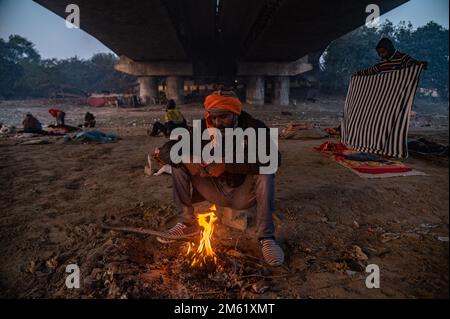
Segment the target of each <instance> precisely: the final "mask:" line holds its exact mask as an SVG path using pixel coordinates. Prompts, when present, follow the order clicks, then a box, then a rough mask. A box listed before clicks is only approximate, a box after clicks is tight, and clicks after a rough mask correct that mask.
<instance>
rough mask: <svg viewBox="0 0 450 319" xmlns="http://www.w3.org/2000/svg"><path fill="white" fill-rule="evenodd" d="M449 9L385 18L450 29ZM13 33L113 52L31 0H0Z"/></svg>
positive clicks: (71, 48)
mask: <svg viewBox="0 0 450 319" xmlns="http://www.w3.org/2000/svg"><path fill="white" fill-rule="evenodd" d="M374 2H376V1H374ZM448 10H449V1H448V0H411V1H410V2H408V3H406V4H404V5H402V6H400V7H398V8H397V9H395V10H393V11H391V12H389V13H387V14H385V15H383V16H382V21H383V20H385V19H389V20H390V21H392V22H393V23H394V24H397V23H398V22H400V21H402V20H403V21H411V22H412V24H413V25H414V27H418V26H422V25H424V24H426V23H428V22H429V21H431V20H433V21H435V22H437V23H439V24H441V25H443V26H445V27H446V28H448V25H449V22H448V20H449V16H448ZM81 23H82V22H81ZM11 34H18V35H21V36H23V37H25V38H27V39H29V40H30V41H32V42H33V43H34V44H35V45H36V49H37V50H38V51H39V53H40V54H41V56H42V57H43V58H53V57H55V58H68V57H72V56H75V55H77V56H78V57H80V58H90V57H91V56H92V55H93V54H95V53H98V52H111V51H110V50H109V49H108V48H107V47H105V46H104V45H103V44H102V43H100V42H99V41H98V40H96V39H95V38H93V37H92V36H90V35H89V34H87V33H85V32H84V31H82V30H78V29H68V28H66V27H65V21H64V20H63V19H62V18H60V17H58V16H57V15H55V14H54V13H52V12H50V11H48V10H47V9H45V8H43V7H41V6H40V5H38V4H36V3H35V2H33V1H32V0H0V37H1V38H3V39H7V38H8V37H9V36H10V35H11Z"/></svg>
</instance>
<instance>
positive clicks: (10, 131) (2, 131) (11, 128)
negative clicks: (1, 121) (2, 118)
mask: <svg viewBox="0 0 450 319" xmlns="http://www.w3.org/2000/svg"><path fill="white" fill-rule="evenodd" d="M15 132H16V128H15V127H14V126H8V125H2V127H1V128H0V134H1V135H8V134H14V133H15Z"/></svg>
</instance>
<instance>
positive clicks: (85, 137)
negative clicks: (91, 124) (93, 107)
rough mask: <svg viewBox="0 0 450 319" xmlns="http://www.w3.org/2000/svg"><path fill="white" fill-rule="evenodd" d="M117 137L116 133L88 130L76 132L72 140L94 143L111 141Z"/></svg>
mask: <svg viewBox="0 0 450 319" xmlns="http://www.w3.org/2000/svg"><path fill="white" fill-rule="evenodd" d="M118 139H119V136H118V135H116V134H105V133H103V132H100V131H89V132H81V133H78V134H77V135H76V136H75V138H74V141H75V142H91V143H96V144H102V143H108V142H113V141H116V140H118Z"/></svg>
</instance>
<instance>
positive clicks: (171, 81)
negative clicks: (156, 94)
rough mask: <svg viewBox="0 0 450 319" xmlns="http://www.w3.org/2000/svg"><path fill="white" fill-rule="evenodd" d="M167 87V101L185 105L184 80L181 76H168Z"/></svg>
mask: <svg viewBox="0 0 450 319" xmlns="http://www.w3.org/2000/svg"><path fill="white" fill-rule="evenodd" d="M166 85H167V86H166V96H167V100H174V101H175V103H177V104H183V102H184V78H183V77H181V76H168V77H167V79H166Z"/></svg>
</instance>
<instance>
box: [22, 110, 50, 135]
mask: <svg viewBox="0 0 450 319" xmlns="http://www.w3.org/2000/svg"><path fill="white" fill-rule="evenodd" d="M22 125H23V132H24V133H33V134H45V133H46V132H45V131H43V130H42V124H41V122H39V121H38V119H37V118H35V117H34V116H33V115H32V114H31V113H27V114H26V115H25V118H24V119H23V122H22Z"/></svg>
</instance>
